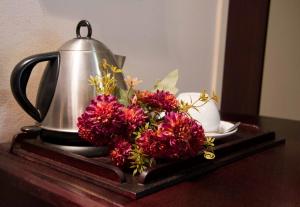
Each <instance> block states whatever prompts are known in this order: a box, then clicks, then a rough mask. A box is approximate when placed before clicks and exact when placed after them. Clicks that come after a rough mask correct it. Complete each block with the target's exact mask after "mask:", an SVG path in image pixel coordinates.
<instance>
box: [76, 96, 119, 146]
mask: <svg viewBox="0 0 300 207" xmlns="http://www.w3.org/2000/svg"><path fill="white" fill-rule="evenodd" d="M122 108H123V105H121V104H120V103H118V102H117V99H116V98H115V97H114V96H111V95H99V96H97V97H96V98H95V99H93V100H92V101H91V103H90V105H89V106H88V107H87V108H86V110H85V112H84V113H83V114H82V115H81V116H80V117H79V118H78V123H77V126H78V129H79V130H78V133H79V135H80V137H82V138H83V139H85V140H87V141H89V142H91V143H93V144H95V145H98V146H103V145H107V144H108V143H109V142H110V141H111V137H112V135H121V134H122V133H123V132H124V121H123V120H124V118H123V116H124V113H123V110H122Z"/></svg>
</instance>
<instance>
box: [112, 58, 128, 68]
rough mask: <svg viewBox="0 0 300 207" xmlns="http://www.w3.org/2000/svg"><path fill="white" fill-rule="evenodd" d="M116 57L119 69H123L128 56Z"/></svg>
mask: <svg viewBox="0 0 300 207" xmlns="http://www.w3.org/2000/svg"><path fill="white" fill-rule="evenodd" d="M114 56H115V60H116V62H117V65H118V67H119V68H123V66H124V63H125V59H126V56H123V55H114Z"/></svg>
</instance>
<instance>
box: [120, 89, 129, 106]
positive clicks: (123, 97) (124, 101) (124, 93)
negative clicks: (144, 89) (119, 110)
mask: <svg viewBox="0 0 300 207" xmlns="http://www.w3.org/2000/svg"><path fill="white" fill-rule="evenodd" d="M118 93H119V94H118V96H119V99H118V101H119V102H120V103H121V104H124V105H125V106H128V104H129V100H128V97H127V94H128V91H127V90H124V89H122V88H120V89H119V91H118Z"/></svg>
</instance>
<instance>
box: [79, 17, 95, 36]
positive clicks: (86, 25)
mask: <svg viewBox="0 0 300 207" xmlns="http://www.w3.org/2000/svg"><path fill="white" fill-rule="evenodd" d="M81 27H87V29H88V33H87V36H86V37H87V38H91V37H92V26H91V24H90V23H89V21H87V20H81V21H80V22H79V23H78V24H77V27H76V35H77V38H82V36H81V34H80V29H81ZM83 38H85V37H83Z"/></svg>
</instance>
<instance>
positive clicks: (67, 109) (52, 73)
mask: <svg viewBox="0 0 300 207" xmlns="http://www.w3.org/2000/svg"><path fill="white" fill-rule="evenodd" d="M81 27H87V29H88V34H87V36H86V37H82V36H81V35H80V28H81ZM76 34H77V37H76V38H74V39H72V40H70V41H68V42H66V43H65V44H64V45H63V46H62V47H61V48H60V49H59V51H57V52H50V53H44V54H38V55H34V56H30V57H28V58H25V59H24V60H22V61H21V62H20V63H18V64H17V65H16V66H15V68H14V70H13V72H12V74H11V89H12V92H13V95H14V97H15V99H16V100H17V102H18V103H19V105H20V106H21V107H22V108H23V109H24V110H25V111H26V112H27V113H28V114H29V115H30V116H31V117H32V118H34V119H35V120H36V121H37V122H38V123H39V125H40V128H41V129H42V131H41V133H43V137H44V138H46V139H49V140H48V141H50V142H53V143H58V144H64V142H66V143H68V144H71V145H74V144H75V145H76V144H79V145H80V143H81V141H80V140H79V139H73V138H72V139H65V138H66V137H72V136H74V137H76V136H78V135H77V131H78V129H77V126H76V124H77V118H78V117H79V116H80V115H81V113H82V112H83V111H84V110H85V107H86V106H87V105H88V104H89V103H90V100H91V99H93V97H95V95H96V91H95V89H94V87H91V86H90V85H89V84H88V79H89V77H90V76H91V75H92V76H95V75H99V76H101V74H102V71H101V70H102V68H101V66H100V61H101V60H102V59H103V58H105V59H106V60H107V61H108V62H109V63H110V64H112V65H115V66H118V67H119V68H122V66H123V64H124V61H125V57H124V56H115V55H114V54H113V53H112V52H111V51H110V50H109V49H108V48H107V47H106V46H105V45H104V44H103V43H101V42H99V41H97V40H95V39H93V38H92V37H91V36H92V27H91V25H90V23H89V22H88V21H86V20H82V21H80V22H79V23H78V25H77V28H76ZM43 61H47V62H48V64H47V66H46V69H45V71H44V74H43V76H42V79H41V82H40V86H39V89H38V93H37V99H36V105H35V106H33V104H32V103H31V102H30V101H29V100H28V98H27V96H26V86H27V82H28V79H29V78H30V74H31V71H32V70H33V68H34V66H35V65H36V64H37V63H39V62H43ZM116 79H117V86H118V87H119V88H125V87H126V85H125V82H124V77H123V74H121V73H119V74H117V76H116ZM66 135H68V136H66ZM62 137H63V138H64V139H63V138H62ZM70 140H71V142H70Z"/></svg>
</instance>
